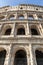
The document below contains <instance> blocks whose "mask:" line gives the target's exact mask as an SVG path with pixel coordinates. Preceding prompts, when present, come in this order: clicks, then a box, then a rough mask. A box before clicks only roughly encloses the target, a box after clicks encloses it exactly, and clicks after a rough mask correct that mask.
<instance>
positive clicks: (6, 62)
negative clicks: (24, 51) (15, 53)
mask: <svg viewBox="0 0 43 65" xmlns="http://www.w3.org/2000/svg"><path fill="white" fill-rule="evenodd" d="M11 47H12V45H11V44H10V47H9V50H8V51H7V55H6V59H5V63H4V65H11V64H10V63H11Z"/></svg>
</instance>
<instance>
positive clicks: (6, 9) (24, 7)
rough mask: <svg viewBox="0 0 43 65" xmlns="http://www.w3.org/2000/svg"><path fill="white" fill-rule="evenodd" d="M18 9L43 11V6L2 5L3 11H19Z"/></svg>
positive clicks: (0, 10)
mask: <svg viewBox="0 0 43 65" xmlns="http://www.w3.org/2000/svg"><path fill="white" fill-rule="evenodd" d="M18 10H20V11H21V10H26V11H37V12H43V6H39V5H31V4H20V5H18V6H4V7H0V13H1V12H9V11H18Z"/></svg>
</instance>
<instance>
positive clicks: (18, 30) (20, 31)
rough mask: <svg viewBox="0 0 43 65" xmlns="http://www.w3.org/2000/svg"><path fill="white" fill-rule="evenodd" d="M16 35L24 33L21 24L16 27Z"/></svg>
mask: <svg viewBox="0 0 43 65" xmlns="http://www.w3.org/2000/svg"><path fill="white" fill-rule="evenodd" d="M17 35H25V28H24V26H23V25H19V26H18V28H17Z"/></svg>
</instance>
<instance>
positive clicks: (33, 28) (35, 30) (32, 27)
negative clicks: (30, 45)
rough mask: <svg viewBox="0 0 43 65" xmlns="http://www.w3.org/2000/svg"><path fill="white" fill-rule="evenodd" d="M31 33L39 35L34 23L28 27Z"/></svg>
mask: <svg viewBox="0 0 43 65" xmlns="http://www.w3.org/2000/svg"><path fill="white" fill-rule="evenodd" d="M30 32H31V35H40V32H39V29H38V27H37V26H36V25H32V26H31V27H30Z"/></svg>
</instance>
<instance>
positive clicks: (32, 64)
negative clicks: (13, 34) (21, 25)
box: [29, 44, 34, 65]
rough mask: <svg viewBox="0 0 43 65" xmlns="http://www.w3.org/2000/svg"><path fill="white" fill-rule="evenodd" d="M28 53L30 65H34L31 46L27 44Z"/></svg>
mask: <svg viewBox="0 0 43 65" xmlns="http://www.w3.org/2000/svg"><path fill="white" fill-rule="evenodd" d="M29 51H30V62H31V65H34V63H33V62H34V61H33V52H32V45H31V44H29Z"/></svg>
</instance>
